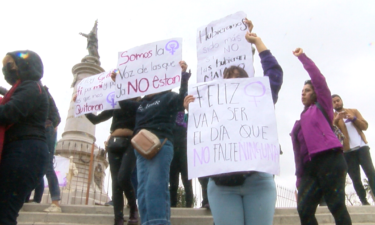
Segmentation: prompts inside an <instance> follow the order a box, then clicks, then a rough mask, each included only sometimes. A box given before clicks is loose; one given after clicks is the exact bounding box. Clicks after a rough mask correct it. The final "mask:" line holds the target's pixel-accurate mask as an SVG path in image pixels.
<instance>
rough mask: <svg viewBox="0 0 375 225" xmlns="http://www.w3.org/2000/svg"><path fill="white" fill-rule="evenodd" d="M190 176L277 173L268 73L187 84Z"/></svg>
mask: <svg viewBox="0 0 375 225" xmlns="http://www.w3.org/2000/svg"><path fill="white" fill-rule="evenodd" d="M189 95H193V96H194V97H195V101H194V102H192V103H190V105H189V121H188V139H187V143H188V171H189V179H191V178H195V177H203V176H209V175H215V174H222V173H229V172H238V171H261V172H266V173H271V174H279V170H280V169H279V153H280V150H279V143H278V137H277V127H276V117H275V111H274V104H273V101H272V93H271V89H270V84H269V79H268V77H256V78H237V79H222V80H216V81H210V82H206V83H200V84H195V85H191V86H190V87H189Z"/></svg>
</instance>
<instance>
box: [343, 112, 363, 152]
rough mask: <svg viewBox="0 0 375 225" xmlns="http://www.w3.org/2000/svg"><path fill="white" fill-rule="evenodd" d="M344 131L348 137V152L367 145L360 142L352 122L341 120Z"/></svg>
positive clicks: (360, 139)
mask: <svg viewBox="0 0 375 225" xmlns="http://www.w3.org/2000/svg"><path fill="white" fill-rule="evenodd" d="M343 120H344V123H345V126H346V129H347V130H348V135H349V137H348V138H349V146H350V150H351V151H353V150H358V149H359V148H361V147H363V146H367V144H366V143H365V142H364V141H363V140H362V138H361V136H360V135H359V134H358V131H357V129H356V128H355V126H354V124H353V123H352V121H346V120H347V119H343Z"/></svg>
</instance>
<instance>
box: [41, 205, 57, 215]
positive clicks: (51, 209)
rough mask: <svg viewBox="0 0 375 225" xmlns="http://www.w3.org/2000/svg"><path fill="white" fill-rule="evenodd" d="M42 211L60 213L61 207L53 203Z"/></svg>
mask: <svg viewBox="0 0 375 225" xmlns="http://www.w3.org/2000/svg"><path fill="white" fill-rule="evenodd" d="M43 211H44V212H48V213H61V207H60V206H57V205H55V204H51V205H50V206H49V207H48V208H46V209H45V210H43Z"/></svg>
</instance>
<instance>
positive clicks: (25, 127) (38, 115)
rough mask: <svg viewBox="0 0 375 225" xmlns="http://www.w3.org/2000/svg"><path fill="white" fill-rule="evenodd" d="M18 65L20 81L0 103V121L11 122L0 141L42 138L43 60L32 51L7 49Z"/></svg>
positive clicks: (44, 112)
mask: <svg viewBox="0 0 375 225" xmlns="http://www.w3.org/2000/svg"><path fill="white" fill-rule="evenodd" d="M8 55H10V56H12V58H13V59H14V60H15V62H16V65H17V67H18V77H17V78H16V79H18V78H19V79H20V80H21V83H20V84H19V86H18V87H17V88H16V89H15V91H14V93H13V95H12V96H11V98H10V100H9V101H8V102H7V103H6V104H4V105H0V125H6V126H9V125H11V124H12V126H11V127H10V128H9V129H8V130H7V131H6V132H5V140H4V144H7V143H9V142H12V141H15V140H25V139H37V140H44V141H45V140H46V137H45V122H46V120H47V113H48V96H47V93H46V91H45V90H44V88H43V86H42V84H41V82H40V79H41V78H42V77H43V63H42V60H41V59H40V57H39V56H38V55H37V54H36V53H35V52H32V51H16V52H10V53H8Z"/></svg>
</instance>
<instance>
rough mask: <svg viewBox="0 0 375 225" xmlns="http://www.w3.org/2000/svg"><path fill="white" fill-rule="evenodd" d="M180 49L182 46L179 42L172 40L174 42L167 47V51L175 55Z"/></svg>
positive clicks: (170, 42)
mask: <svg viewBox="0 0 375 225" xmlns="http://www.w3.org/2000/svg"><path fill="white" fill-rule="evenodd" d="M179 47H180V45H179V44H178V42H177V41H175V40H172V41H169V42H168V43H167V44H166V45H165V50H167V51H168V52H170V53H171V54H172V55H173V54H174V53H175V52H176V50H177V49H178V48H179Z"/></svg>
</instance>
